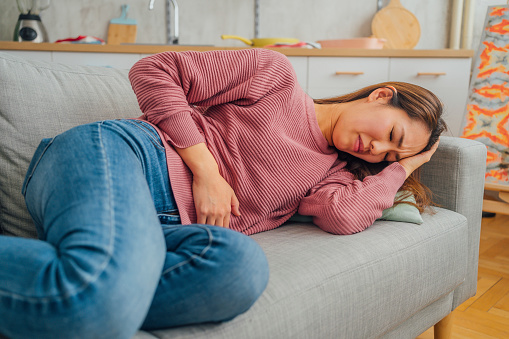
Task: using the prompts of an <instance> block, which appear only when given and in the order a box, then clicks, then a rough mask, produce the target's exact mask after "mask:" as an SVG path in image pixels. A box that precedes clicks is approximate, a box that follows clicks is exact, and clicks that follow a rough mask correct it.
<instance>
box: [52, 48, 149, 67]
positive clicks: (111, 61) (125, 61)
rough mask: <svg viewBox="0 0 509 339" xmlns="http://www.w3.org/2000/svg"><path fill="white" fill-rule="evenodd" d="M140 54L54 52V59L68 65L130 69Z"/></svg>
mask: <svg viewBox="0 0 509 339" xmlns="http://www.w3.org/2000/svg"><path fill="white" fill-rule="evenodd" d="M140 58H141V55H140V54H127V53H126V54H124V53H77V52H53V61H54V62H59V63H62V64H68V65H84V66H102V67H111V68H120V69H130V68H131V67H132V66H133V65H134V64H135V63H136V61H138V60H140Z"/></svg>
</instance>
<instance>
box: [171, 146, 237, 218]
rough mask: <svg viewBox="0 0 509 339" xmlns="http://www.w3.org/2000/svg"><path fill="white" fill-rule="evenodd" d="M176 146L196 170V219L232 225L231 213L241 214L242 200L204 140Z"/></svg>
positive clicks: (183, 157) (187, 163) (192, 168)
mask: <svg viewBox="0 0 509 339" xmlns="http://www.w3.org/2000/svg"><path fill="white" fill-rule="evenodd" d="M175 150H176V151H177V152H178V154H179V155H180V157H181V158H182V160H184V162H185V163H186V165H187V167H189V169H190V170H191V172H192V173H193V188H192V189H193V198H194V207H195V208H196V216H197V222H198V223H199V224H208V225H215V226H221V227H226V228H229V226H230V216H231V213H233V214H234V215H236V216H240V211H239V200H238V199H237V196H236V195H235V192H234V191H233V189H232V188H231V186H230V185H229V184H228V182H227V181H226V180H224V178H223V177H222V176H221V173H219V169H218V166H217V162H216V160H215V159H214V156H213V155H212V153H210V151H209V149H208V148H207V146H206V145H205V143H199V144H196V145H193V146H190V147H187V148H175Z"/></svg>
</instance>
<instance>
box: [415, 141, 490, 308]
mask: <svg viewBox="0 0 509 339" xmlns="http://www.w3.org/2000/svg"><path fill="white" fill-rule="evenodd" d="M486 153H487V152H486V146H485V145H484V144H482V143H480V142H477V141H473V140H469V139H462V138H454V137H445V136H442V137H441V138H440V145H439V147H438V150H437V151H436V153H435V154H434V155H433V157H432V159H431V161H430V162H428V163H426V164H425V165H424V166H423V167H422V170H421V180H422V182H423V183H424V184H425V185H426V186H427V187H429V188H430V189H431V191H432V192H433V201H434V202H435V203H437V204H439V205H440V206H441V207H443V208H446V209H449V210H452V211H455V212H458V213H460V214H462V215H464V216H465V217H466V218H467V220H468V232H469V234H468V242H469V249H468V258H467V260H468V263H467V269H468V272H467V275H466V278H465V281H464V283H463V284H461V286H459V287H458V288H457V289H456V290H455V292H454V301H453V309H454V308H456V307H457V306H459V305H460V304H461V303H463V302H464V301H465V300H466V299H468V298H469V297H471V296H473V295H475V293H476V288H477V265H478V261H479V239H480V232H481V218H482V203H483V195H484V174H485V171H486Z"/></svg>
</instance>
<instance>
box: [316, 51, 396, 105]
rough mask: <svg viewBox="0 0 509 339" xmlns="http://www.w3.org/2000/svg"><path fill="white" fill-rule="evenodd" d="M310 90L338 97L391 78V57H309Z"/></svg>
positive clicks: (321, 95)
mask: <svg viewBox="0 0 509 339" xmlns="http://www.w3.org/2000/svg"><path fill="white" fill-rule="evenodd" d="M308 69H309V74H308V92H309V94H310V95H311V96H312V97H314V98H316V97H326V96H335V95H340V94H345V93H348V92H352V91H355V90H357V89H360V88H363V87H366V86H369V85H373V84H376V83H380V82H384V81H387V78H388V76H389V58H347V57H320V58H309V68H308Z"/></svg>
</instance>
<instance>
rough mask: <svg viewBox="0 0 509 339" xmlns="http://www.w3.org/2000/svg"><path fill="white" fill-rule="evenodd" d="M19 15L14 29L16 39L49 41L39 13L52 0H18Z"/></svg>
mask: <svg viewBox="0 0 509 339" xmlns="http://www.w3.org/2000/svg"><path fill="white" fill-rule="evenodd" d="M16 2H17V3H18V9H19V12H20V14H19V17H18V22H17V23H16V28H15V29H14V39H13V40H14V41H20V42H21V41H29V42H48V41H49V39H48V34H47V33H46V28H44V25H43V24H42V22H41V17H40V16H39V13H40V12H41V11H42V10H45V9H46V8H48V7H49V4H50V0H16Z"/></svg>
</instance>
